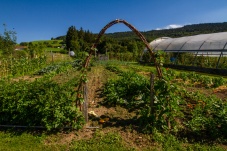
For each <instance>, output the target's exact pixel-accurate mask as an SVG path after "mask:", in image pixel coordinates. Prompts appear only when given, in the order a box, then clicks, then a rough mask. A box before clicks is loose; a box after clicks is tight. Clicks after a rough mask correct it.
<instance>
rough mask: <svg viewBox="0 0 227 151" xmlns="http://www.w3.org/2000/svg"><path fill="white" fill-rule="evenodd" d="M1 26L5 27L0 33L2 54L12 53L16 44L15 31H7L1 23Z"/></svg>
mask: <svg viewBox="0 0 227 151" xmlns="http://www.w3.org/2000/svg"><path fill="white" fill-rule="evenodd" d="M3 26H4V28H5V29H4V33H3V35H1V34H0V51H1V52H2V54H3V55H9V54H12V53H13V51H14V47H15V45H16V40H17V37H16V32H15V31H11V30H9V31H8V30H7V29H6V25H5V24H3Z"/></svg>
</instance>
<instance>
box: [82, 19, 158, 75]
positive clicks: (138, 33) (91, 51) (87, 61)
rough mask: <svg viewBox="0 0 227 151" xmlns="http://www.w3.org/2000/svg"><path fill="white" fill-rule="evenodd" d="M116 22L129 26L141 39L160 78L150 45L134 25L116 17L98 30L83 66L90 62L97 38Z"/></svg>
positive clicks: (85, 66) (97, 41)
mask: <svg viewBox="0 0 227 151" xmlns="http://www.w3.org/2000/svg"><path fill="white" fill-rule="evenodd" d="M118 23H123V24H125V25H126V26H127V27H129V28H130V29H131V30H132V31H133V32H134V33H135V34H136V35H137V36H138V37H139V38H140V39H141V40H142V41H143V43H144V44H145V45H146V47H147V49H148V51H149V53H150V55H151V57H152V59H153V61H154V63H155V67H156V70H157V73H158V77H159V78H162V71H161V69H160V66H159V64H158V63H157V62H156V59H155V56H154V52H153V51H152V50H151V48H150V46H149V43H148V42H147V40H146V39H145V37H144V36H143V35H142V34H141V33H140V32H139V31H138V30H137V29H136V28H135V27H134V26H132V25H131V24H129V23H128V22H126V21H125V20H121V19H116V20H113V21H111V22H109V23H108V24H107V25H106V26H105V27H103V28H102V30H101V31H100V32H99V34H98V37H97V39H96V41H95V43H94V44H93V45H92V47H91V50H90V53H89V56H88V57H87V58H86V60H85V63H84V68H87V66H88V64H89V62H90V59H91V56H92V54H93V53H94V51H95V48H96V46H97V44H98V43H99V40H100V38H101V37H102V35H103V34H104V33H105V31H106V30H107V29H108V28H109V27H111V26H113V25H115V24H118Z"/></svg>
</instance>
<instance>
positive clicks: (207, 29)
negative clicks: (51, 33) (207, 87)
mask: <svg viewBox="0 0 227 151" xmlns="http://www.w3.org/2000/svg"><path fill="white" fill-rule="evenodd" d="M100 30H101V29H100ZM225 31H227V22H223V23H201V24H192V25H185V26H184V27H181V28H175V29H163V30H150V31H143V32H142V31H141V33H142V34H143V35H144V36H145V38H146V39H147V40H148V41H152V40H153V39H156V38H159V37H172V38H176V37H183V36H191V35H198V34H207V33H217V32H225ZM95 35H97V34H95ZM105 37H108V38H113V39H116V40H125V39H127V40H137V39H139V38H138V37H137V36H136V35H135V34H134V33H133V32H132V31H126V32H115V33H106V34H105ZM54 39H55V40H64V39H65V35H63V36H59V37H56V38H54Z"/></svg>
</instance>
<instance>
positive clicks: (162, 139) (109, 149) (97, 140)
mask: <svg viewBox="0 0 227 151" xmlns="http://www.w3.org/2000/svg"><path fill="white" fill-rule="evenodd" d="M61 135H63V134H52V135H45V134H41V135H37V134H36V135H33V134H30V133H28V132H22V133H19V134H16V133H12V132H0V139H1V141H0V151H3V150H4V151H18V150H19V151H30V150H32V151H39V150H43V151H53V150H54V151H55V150H56V151H59V150H76V151H115V150H118V151H131V150H138V149H136V148H133V147H132V146H129V145H128V144H127V143H126V142H125V141H124V140H123V139H122V137H121V135H120V134H118V133H113V132H109V133H106V134H104V133H102V132H101V131H100V130H99V131H96V132H95V133H94V134H93V136H92V138H90V139H83V138H82V139H78V138H77V137H75V138H74V139H72V140H71V141H68V142H67V141H65V142H62V140H63V139H62V136H61ZM75 136H76V135H75ZM151 141H154V142H155V143H154V145H153V146H146V147H145V148H143V150H147V151H148V150H150V151H153V150H154V151H155V150H164V151H175V150H179V151H197V150H199V151H207V150H210V151H225V150H226V148H224V147H223V146H217V145H210V144H200V143H193V144H191V143H188V142H187V141H186V140H184V141H180V140H178V139H177V138H176V137H174V136H173V135H170V134H161V133H154V135H153V136H152V140H151Z"/></svg>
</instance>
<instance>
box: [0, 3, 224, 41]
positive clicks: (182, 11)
mask: <svg viewBox="0 0 227 151" xmlns="http://www.w3.org/2000/svg"><path fill="white" fill-rule="evenodd" d="M0 14H1V15H0V33H1V34H2V33H3V31H4V28H3V24H6V25H7V29H8V30H13V29H14V30H15V31H16V32H17V43H20V42H28V41H33V40H49V39H51V37H57V36H61V35H65V34H66V32H67V30H68V28H69V27H70V26H72V25H73V26H75V27H76V28H77V29H80V27H82V28H83V29H84V30H89V31H91V32H92V33H98V32H99V31H100V30H101V29H102V28H103V27H104V26H105V25H106V24H107V23H109V22H110V21H112V20H114V19H124V20H126V21H127V22H129V23H130V24H132V25H133V26H135V27H136V28H137V29H138V30H139V31H149V30H154V29H162V28H169V27H178V26H183V25H187V24H197V23H215V22H227V0H1V2H0ZM121 31H129V29H128V28H127V27H125V26H124V25H123V24H117V25H114V26H113V27H111V28H109V29H108V30H107V33H113V32H121Z"/></svg>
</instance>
